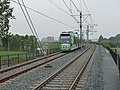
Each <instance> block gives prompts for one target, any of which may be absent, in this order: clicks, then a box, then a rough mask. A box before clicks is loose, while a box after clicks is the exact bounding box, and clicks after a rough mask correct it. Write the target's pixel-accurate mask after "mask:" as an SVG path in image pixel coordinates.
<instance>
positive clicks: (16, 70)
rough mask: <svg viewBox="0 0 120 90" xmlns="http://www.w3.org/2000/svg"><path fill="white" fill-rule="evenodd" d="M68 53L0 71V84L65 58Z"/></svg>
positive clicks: (56, 54) (53, 55)
mask: <svg viewBox="0 0 120 90" xmlns="http://www.w3.org/2000/svg"><path fill="white" fill-rule="evenodd" d="M66 54H68V53H60V52H59V53H55V54H52V55H49V56H46V57H42V58H38V59H34V60H32V61H29V62H26V63H22V64H19V65H16V66H12V67H9V68H6V69H2V70H0V83H3V82H5V81H7V80H9V79H12V78H15V77H17V76H19V75H21V74H23V73H26V72H28V71H30V70H32V69H35V68H37V67H40V66H42V65H45V64H47V63H49V62H51V61H53V60H55V59H57V58H60V57H62V56H65V55H66Z"/></svg>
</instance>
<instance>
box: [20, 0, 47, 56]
mask: <svg viewBox="0 0 120 90" xmlns="http://www.w3.org/2000/svg"><path fill="white" fill-rule="evenodd" d="M21 1H22V4H23V6H24V9H25V11H26V13H27V16H28V18H29V20H30V23H31V25H32V27H33V31H34V33H35V36H36V37H37V39H38V46H39V48H41V49H42V53H43V54H44V53H45V50H44V49H43V47H42V44H41V41H40V39H39V37H38V34H37V31H36V29H35V27H34V24H33V22H32V19H31V17H30V15H29V13H28V10H27V8H26V7H25V3H24V1H23V0H21Z"/></svg>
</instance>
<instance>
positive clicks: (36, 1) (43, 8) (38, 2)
mask: <svg viewBox="0 0 120 90" xmlns="http://www.w3.org/2000/svg"><path fill="white" fill-rule="evenodd" d="M16 1H17V0H16ZM50 1H53V2H55V3H56V4H57V5H59V6H60V7H61V8H63V9H64V10H65V11H67V12H69V11H68V9H67V8H66V6H65V5H64V3H63V2H62V0H50ZM65 1H66V3H67V4H68V6H70V3H69V1H70V0H65ZM73 1H74V2H75V4H76V6H77V7H78V8H79V9H81V7H82V12H83V15H85V14H88V13H87V10H86V9H85V6H84V3H83V2H82V4H80V0H73ZM81 1H83V0H81ZM24 2H25V4H26V6H28V7H30V8H32V9H34V10H37V11H39V12H41V13H43V14H46V15H48V16H50V17H52V18H54V19H56V20H59V21H61V22H64V23H65V24H68V25H70V26H72V27H73V26H74V27H76V28H75V29H78V27H77V26H78V24H77V22H76V21H75V20H74V19H73V18H72V17H71V16H70V15H68V14H66V13H65V12H63V11H61V10H60V9H58V8H56V7H55V6H53V5H52V4H51V3H50V2H49V1H48V0H24ZM85 2H86V5H87V7H88V9H89V11H90V14H91V15H92V18H93V19H94V22H95V24H97V26H95V30H96V31H97V32H95V33H93V34H92V35H91V34H90V38H92V39H93V38H95V39H96V38H98V37H99V36H100V35H103V37H106V38H109V37H111V36H114V35H116V34H118V33H120V26H119V24H120V10H119V9H120V0H85ZM81 5H82V6H81ZM11 7H14V12H13V14H14V15H15V17H16V19H15V20H11V23H10V25H11V28H10V32H12V33H13V34H20V35H25V34H32V33H31V30H30V29H29V27H28V24H27V22H26V20H25V17H24V15H23V13H22V11H21V9H20V6H19V5H18V4H16V3H14V2H11ZM71 8H72V12H73V13H74V14H75V15H78V14H79V13H78V12H77V11H76V9H75V8H74V6H73V5H71ZM28 11H29V14H30V16H31V19H32V21H33V23H34V26H35V28H36V31H37V32H38V35H39V37H40V39H41V38H43V37H47V36H55V37H59V34H60V33H61V32H63V31H69V30H75V29H72V28H70V27H68V26H65V25H63V24H60V23H58V22H56V21H53V20H51V19H49V18H46V17H44V16H42V15H40V14H38V13H36V12H33V11H31V10H28ZM76 18H78V17H76ZM78 19H79V18H78ZM87 20H88V22H89V21H90V18H88V19H87ZM83 25H84V28H83V31H84V33H85V32H86V28H85V25H86V23H83ZM85 37H86V35H85Z"/></svg>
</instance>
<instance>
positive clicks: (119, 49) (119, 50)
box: [111, 48, 120, 53]
mask: <svg viewBox="0 0 120 90" xmlns="http://www.w3.org/2000/svg"><path fill="white" fill-rule="evenodd" d="M111 49H117V50H118V52H119V53H120V48H111Z"/></svg>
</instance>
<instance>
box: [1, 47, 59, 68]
mask: <svg viewBox="0 0 120 90" xmlns="http://www.w3.org/2000/svg"><path fill="white" fill-rule="evenodd" d="M45 51H46V53H47V55H49V54H52V53H55V52H58V51H59V49H58V48H55V49H46V50H45ZM42 56H43V54H42V53H40V52H38V51H36V52H28V53H19V54H9V55H0V69H2V68H6V67H9V66H12V65H16V64H19V63H22V62H25V61H28V60H32V59H34V58H37V57H42Z"/></svg>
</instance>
